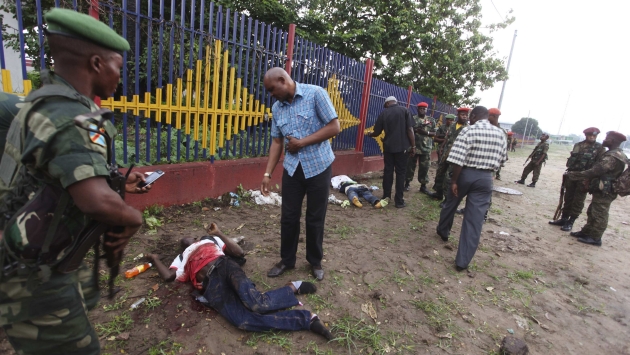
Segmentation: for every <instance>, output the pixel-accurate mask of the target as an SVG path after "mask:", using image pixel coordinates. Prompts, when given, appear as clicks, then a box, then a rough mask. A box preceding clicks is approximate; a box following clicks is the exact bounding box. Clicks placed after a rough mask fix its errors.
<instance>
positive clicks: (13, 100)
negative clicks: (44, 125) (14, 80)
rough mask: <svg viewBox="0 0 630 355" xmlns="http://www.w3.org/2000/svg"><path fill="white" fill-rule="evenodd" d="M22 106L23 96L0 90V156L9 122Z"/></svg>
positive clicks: (5, 140) (0, 156) (2, 152)
mask: <svg viewBox="0 0 630 355" xmlns="http://www.w3.org/2000/svg"><path fill="white" fill-rule="evenodd" d="M22 106H24V98H23V97H21V96H17V95H12V94H7V93H4V92H0V158H2V154H4V145H5V143H6V142H7V133H8V132H9V127H10V126H11V122H13V118H14V117H15V115H17V113H18V111H20V108H22Z"/></svg>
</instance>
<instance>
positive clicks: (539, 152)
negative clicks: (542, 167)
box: [529, 142, 549, 163]
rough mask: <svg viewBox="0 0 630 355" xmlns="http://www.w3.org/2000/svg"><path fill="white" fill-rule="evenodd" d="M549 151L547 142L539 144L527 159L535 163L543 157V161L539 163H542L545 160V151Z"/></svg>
mask: <svg viewBox="0 0 630 355" xmlns="http://www.w3.org/2000/svg"><path fill="white" fill-rule="evenodd" d="M548 150H549V143H547V142H540V143H538V144H537V145H536V147H535V148H534V150H533V151H532V153H531V154H530V155H529V157H530V158H531V160H532V161H533V162H534V163H535V162H537V161H538V159H540V157H544V158H543V160H542V161H541V163H542V162H544V161H546V160H547V151H548Z"/></svg>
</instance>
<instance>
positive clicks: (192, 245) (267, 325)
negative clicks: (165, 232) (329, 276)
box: [147, 223, 332, 340]
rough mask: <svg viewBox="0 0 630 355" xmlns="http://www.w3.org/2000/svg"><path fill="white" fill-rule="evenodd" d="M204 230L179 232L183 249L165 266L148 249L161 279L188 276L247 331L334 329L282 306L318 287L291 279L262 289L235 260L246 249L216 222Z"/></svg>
mask: <svg viewBox="0 0 630 355" xmlns="http://www.w3.org/2000/svg"><path fill="white" fill-rule="evenodd" d="M207 232H208V234H209V235H210V236H206V237H203V238H201V240H200V241H195V240H194V239H193V238H183V239H182V240H181V241H180V242H181V245H182V247H183V248H185V250H184V251H183V253H181V254H180V255H178V256H177V257H175V260H173V262H172V263H171V266H170V267H168V268H167V267H166V265H164V264H163V263H162V261H161V260H160V258H159V256H158V255H156V254H149V255H147V259H149V260H150V261H151V262H153V265H155V267H156V268H157V271H158V273H159V274H160V276H161V277H162V278H163V279H164V281H167V282H170V281H173V280H177V281H180V282H191V283H192V285H193V286H194V287H195V288H196V289H197V290H199V291H200V293H201V294H202V295H203V298H202V300H201V302H202V303H203V304H204V305H206V306H208V307H211V308H214V309H215V310H216V311H217V312H219V314H221V315H222V316H223V317H225V318H226V319H227V320H228V321H229V322H230V323H232V324H233V325H234V326H236V327H238V328H239V329H243V330H248V331H267V330H307V329H308V330H310V331H312V332H314V333H317V334H320V335H322V336H324V337H325V338H326V339H328V340H331V339H332V334H331V333H330V331H328V329H326V327H325V326H324V324H323V323H322V322H321V321H320V320H319V318H318V317H317V315H316V314H315V313H312V312H310V311H307V310H297V309H293V310H284V309H287V308H290V307H294V306H298V305H300V302H299V301H298V299H297V298H296V297H295V295H296V294H308V293H314V292H315V291H317V287H315V285H314V284H312V283H310V282H303V281H294V282H289V283H287V284H286V285H285V286H284V287H281V288H278V289H275V290H271V291H268V292H265V293H261V292H259V291H258V290H257V289H256V285H254V283H253V282H252V281H251V280H250V279H249V278H248V277H247V276H246V275H245V272H244V271H243V269H241V267H240V266H239V263H238V262H239V261H240V262H242V263H244V261H245V260H244V258H243V256H244V253H243V250H242V249H241V247H240V246H238V244H236V243H235V242H234V241H233V240H231V239H230V238H228V237H226V236H225V235H223V233H221V231H220V230H219V228H218V227H217V225H216V224H215V223H212V224H211V225H210V228H209V229H208V231H207Z"/></svg>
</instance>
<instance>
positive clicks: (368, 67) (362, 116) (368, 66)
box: [354, 59, 374, 152]
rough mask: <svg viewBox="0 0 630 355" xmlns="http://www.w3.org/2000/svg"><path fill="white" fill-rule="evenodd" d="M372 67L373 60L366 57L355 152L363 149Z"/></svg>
mask: <svg viewBox="0 0 630 355" xmlns="http://www.w3.org/2000/svg"><path fill="white" fill-rule="evenodd" d="M373 68H374V61H373V60H372V59H368V60H367V61H366V62H365V74H364V75H363V80H364V82H363V93H362V95H363V96H362V97H361V108H360V110H359V121H361V122H360V123H359V130H358V131H357V142H356V144H355V148H354V150H355V151H357V152H362V151H363V137H364V131H365V124H366V122H367V111H368V107H369V104H370V90H371V89H372V69H373Z"/></svg>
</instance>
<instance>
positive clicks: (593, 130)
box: [583, 127, 600, 135]
mask: <svg viewBox="0 0 630 355" xmlns="http://www.w3.org/2000/svg"><path fill="white" fill-rule="evenodd" d="M599 132H600V131H599V129H598V128H597V127H589V128H587V129H585V130H584V131H583V133H584V134H595V135H598V134H599Z"/></svg>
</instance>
